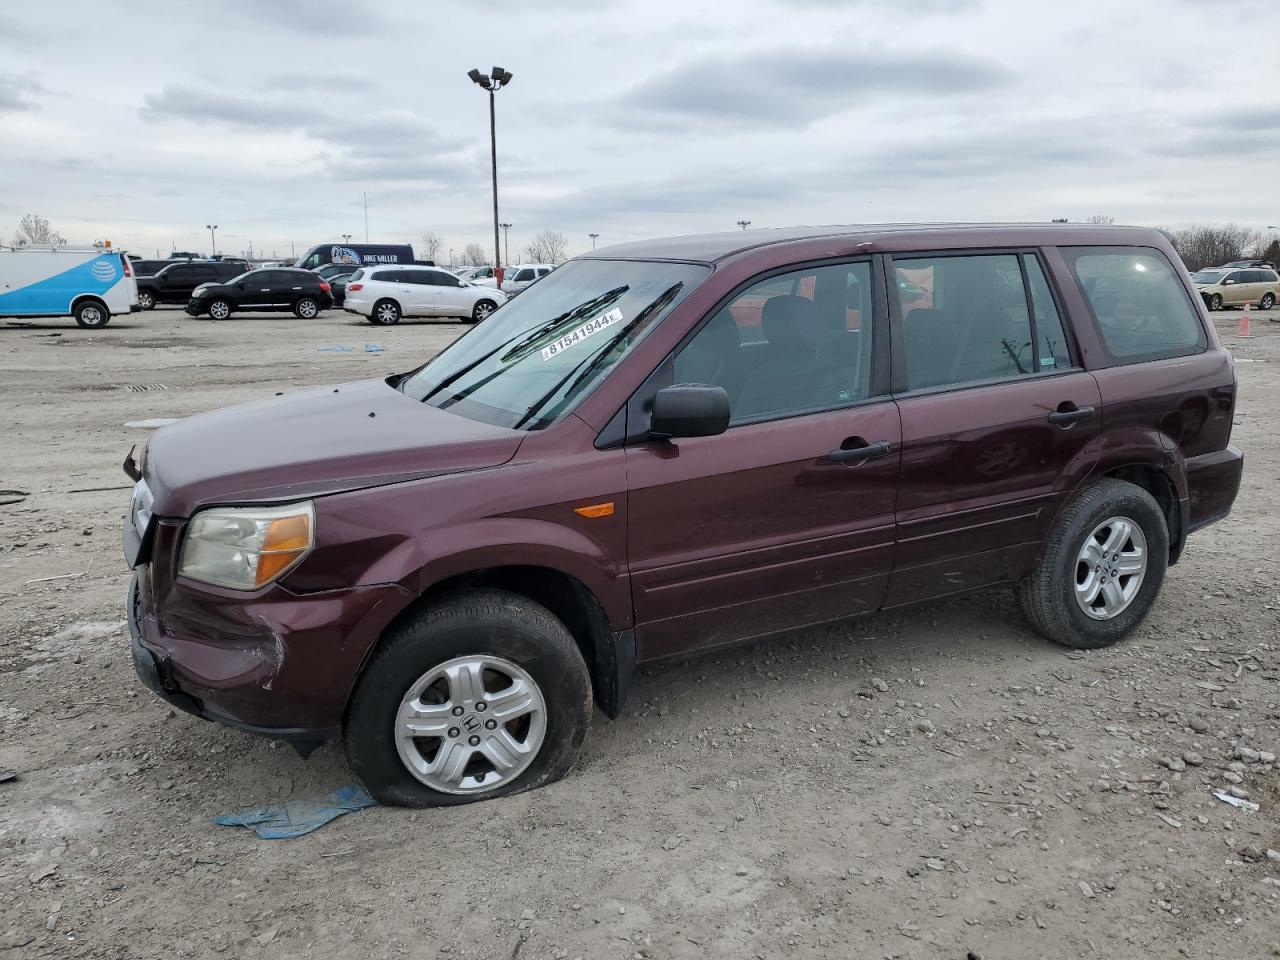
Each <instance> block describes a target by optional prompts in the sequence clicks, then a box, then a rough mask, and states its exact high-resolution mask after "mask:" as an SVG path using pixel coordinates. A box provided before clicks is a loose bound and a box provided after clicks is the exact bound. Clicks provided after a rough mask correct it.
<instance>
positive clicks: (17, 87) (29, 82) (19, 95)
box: [0, 73, 49, 113]
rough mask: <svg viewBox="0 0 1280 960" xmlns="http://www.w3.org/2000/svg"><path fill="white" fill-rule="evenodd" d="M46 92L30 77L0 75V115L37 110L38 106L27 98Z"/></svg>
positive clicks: (9, 74)
mask: <svg viewBox="0 0 1280 960" xmlns="http://www.w3.org/2000/svg"><path fill="white" fill-rule="evenodd" d="M48 92H49V91H48V90H46V89H45V87H44V85H43V84H41V83H39V82H38V81H36V80H33V79H32V78H31V77H26V76H21V75H19V74H16V73H0V113H17V112H18V111H21V110H39V109H40V104H38V103H36V102H35V101H34V100H31V99H29V98H30V97H31V96H32V95H33V94H40V93H48Z"/></svg>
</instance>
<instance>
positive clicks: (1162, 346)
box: [1060, 247, 1208, 363]
mask: <svg viewBox="0 0 1280 960" xmlns="http://www.w3.org/2000/svg"><path fill="white" fill-rule="evenodd" d="M1060 249H1061V251H1062V254H1063V256H1064V257H1066V259H1067V263H1068V264H1070V266H1071V271H1072V273H1074V274H1075V278H1076V283H1077V284H1078V285H1079V287H1080V291H1081V293H1083V294H1084V297H1085V300H1086V301H1088V303H1089V308H1090V309H1091V310H1092V311H1093V316H1094V319H1095V320H1097V323H1098V330H1099V332H1100V333H1101V334H1102V340H1103V342H1104V343H1105V344H1106V347H1107V351H1108V352H1109V353H1110V354H1111V356H1112V357H1113V358H1114V359H1116V360H1117V361H1120V362H1127V363H1138V362H1141V361H1143V360H1156V359H1160V358H1164V357H1182V356H1187V355H1189V354H1192V353H1199V352H1201V351H1202V350H1204V349H1205V348H1206V347H1207V346H1208V340H1207V339H1206V337H1205V332H1204V327H1202V326H1201V325H1200V318H1199V316H1198V315H1197V313H1196V311H1195V309H1194V308H1193V307H1192V305H1191V301H1190V300H1189V299H1188V297H1187V293H1186V290H1185V289H1184V287H1183V286H1182V283H1181V281H1179V279H1178V276H1177V274H1176V273H1174V271H1173V267H1171V266H1170V265H1169V261H1168V260H1166V259H1165V257H1164V255H1163V254H1161V253H1160V252H1159V251H1157V250H1151V249H1147V248H1143V247H1062V248H1060Z"/></svg>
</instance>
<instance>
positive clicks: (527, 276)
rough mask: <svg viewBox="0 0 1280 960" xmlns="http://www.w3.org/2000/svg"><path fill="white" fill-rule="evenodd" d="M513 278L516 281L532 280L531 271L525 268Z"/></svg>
mask: <svg viewBox="0 0 1280 960" xmlns="http://www.w3.org/2000/svg"><path fill="white" fill-rule="evenodd" d="M515 278H516V279H517V280H532V279H533V271H532V270H530V269H529V268H528V267H525V268H524V269H523V270H521V271H520V272H519V273H517V274H516V277H515Z"/></svg>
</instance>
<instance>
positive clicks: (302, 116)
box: [140, 75, 469, 182]
mask: <svg viewBox="0 0 1280 960" xmlns="http://www.w3.org/2000/svg"><path fill="white" fill-rule="evenodd" d="M339 76H340V75H339ZM140 113H141V115H142V117H143V118H144V119H148V120H154V121H161V120H182V121H187V122H191V123H204V124H208V123H214V124H226V125H229V126H233V127H239V128H241V129H243V130H247V131H254V132H272V133H294V132H296V133H301V134H302V135H303V136H305V137H307V138H308V139H311V140H317V141H320V142H322V143H323V144H325V145H327V146H328V147H329V148H331V149H330V150H329V151H326V152H322V153H321V155H320V161H321V165H322V167H323V168H324V170H325V171H326V172H327V173H328V175H329V176H331V177H333V178H334V179H338V180H356V179H364V180H426V181H431V182H435V181H439V180H442V179H448V178H453V177H459V176H465V175H466V172H467V170H468V169H469V165H468V164H466V163H464V162H463V161H462V160H461V158H459V157H457V156H455V155H456V154H458V153H459V152H460V151H461V150H462V149H463V148H464V147H465V146H466V142H465V141H462V140H458V139H455V138H452V137H446V136H445V135H443V134H442V133H441V132H440V131H439V130H438V129H437V128H436V127H435V125H434V124H432V123H431V122H430V121H428V120H427V119H426V118H425V117H423V116H421V115H419V114H417V113H415V112H413V111H411V110H406V109H391V110H386V109H384V110H373V111H370V110H367V109H362V110H353V111H352V112H351V113H350V114H348V115H345V116H343V115H340V114H339V113H338V112H336V111H333V110H332V102H331V98H330V99H328V100H326V101H325V109H322V108H321V107H319V106H307V105H306V104H305V103H299V102H298V101H297V100H295V99H293V98H277V97H273V96H269V95H256V96H247V95H243V94H236V93H227V92H223V91H221V90H212V89H206V88H203V87H197V86H194V85H190V84H165V86H164V87H162V88H161V90H160V92H159V93H149V94H147V95H146V96H144V97H143V106H142V109H141V111H140Z"/></svg>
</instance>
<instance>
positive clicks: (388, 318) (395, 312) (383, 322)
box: [369, 300, 400, 327]
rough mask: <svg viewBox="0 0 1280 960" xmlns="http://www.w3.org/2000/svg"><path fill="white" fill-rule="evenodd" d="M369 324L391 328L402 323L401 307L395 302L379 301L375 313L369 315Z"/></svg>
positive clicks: (374, 308)
mask: <svg viewBox="0 0 1280 960" xmlns="http://www.w3.org/2000/svg"><path fill="white" fill-rule="evenodd" d="M369 322H370V323H376V324H377V325H378V326H380V327H389V326H392V325H393V324H397V323H399V322H400V305H399V304H398V303H396V302H395V301H394V300H379V301H378V302H377V303H375V304H374V305H373V313H371V314H369Z"/></svg>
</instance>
